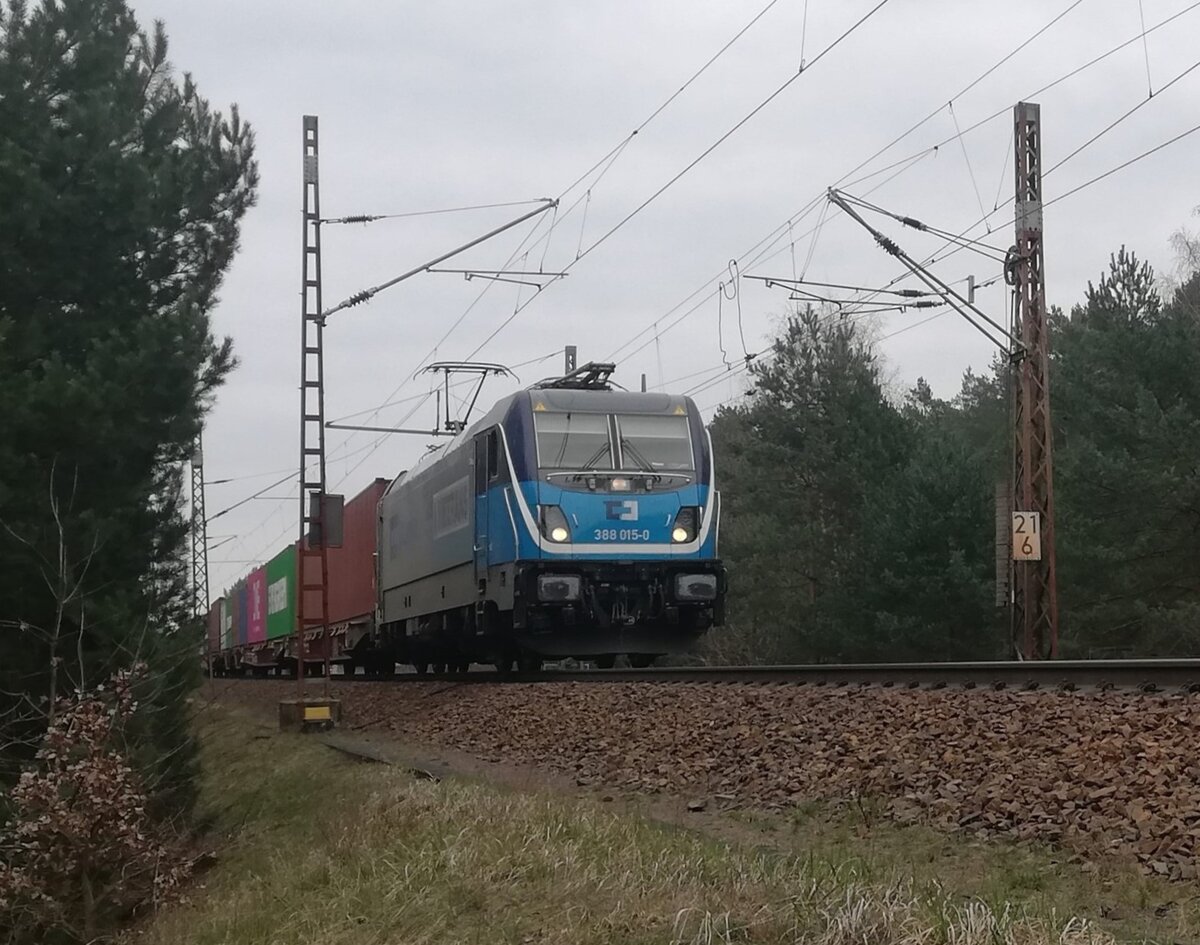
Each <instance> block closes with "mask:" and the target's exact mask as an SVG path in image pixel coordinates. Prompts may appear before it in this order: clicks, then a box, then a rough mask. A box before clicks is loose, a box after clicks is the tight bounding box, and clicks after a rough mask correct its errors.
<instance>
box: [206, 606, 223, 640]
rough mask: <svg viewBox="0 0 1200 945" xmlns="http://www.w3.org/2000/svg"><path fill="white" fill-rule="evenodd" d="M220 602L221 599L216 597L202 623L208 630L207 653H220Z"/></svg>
mask: <svg viewBox="0 0 1200 945" xmlns="http://www.w3.org/2000/svg"><path fill="white" fill-rule="evenodd" d="M221 600H222V598H220V597H218V598H217V599H216V600H215V601H213V603H212V607H210V608H209V609H208V616H207V617H206V618H205V621H204V622H205V626H206V627H207V630H208V652H209V653H219V652H221Z"/></svg>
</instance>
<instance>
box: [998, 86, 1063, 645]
mask: <svg viewBox="0 0 1200 945" xmlns="http://www.w3.org/2000/svg"><path fill="white" fill-rule="evenodd" d="M1013 119H1014V142H1015V149H1016V157H1015V161H1016V245H1015V246H1014V247H1013V249H1012V251H1011V255H1010V260H1009V270H1010V273H1011V280H1012V284H1013V288H1014V295H1015V302H1016V304H1015V306H1014V313H1013V318H1014V329H1015V330H1014V332H1013V334H1015V335H1017V336H1018V337H1019V338H1020V339H1021V344H1022V348H1021V349H1020V350H1014V351H1013V352H1012V354H1013V381H1014V383H1013V407H1014V410H1013V414H1014V417H1013V421H1014V430H1013V432H1014V437H1013V489H1012V502H1013V537H1014V539H1016V540H1014V542H1013V555H1012V556H1013V559H1014V560H1013V562H1012V567H1013V580H1012V633H1013V642H1014V645H1015V646H1016V647H1017V650H1018V653H1019V655H1021V656H1022V657H1024V658H1025V659H1046V658H1049V659H1053V658H1055V657H1056V656H1058V587H1057V569H1056V562H1055V553H1054V475H1053V472H1054V470H1053V461H1052V448H1051V440H1052V430H1051V423H1050V342H1049V335H1048V332H1047V326H1046V284H1045V273H1044V271H1043V261H1044V256H1043V245H1042V134H1041V108H1040V107H1039V106H1038V105H1035V104H1033V103H1030V102H1019V103H1018V104H1017V106H1016V108H1015V109H1014V111H1013ZM1031 513H1032V514H1031ZM1027 539H1028V540H1027Z"/></svg>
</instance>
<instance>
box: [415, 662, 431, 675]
mask: <svg viewBox="0 0 1200 945" xmlns="http://www.w3.org/2000/svg"><path fill="white" fill-rule="evenodd" d="M413 669H414V670H416V672H417V675H418V676H424V675H425V674H426V673H428V672H429V664H428V663H413Z"/></svg>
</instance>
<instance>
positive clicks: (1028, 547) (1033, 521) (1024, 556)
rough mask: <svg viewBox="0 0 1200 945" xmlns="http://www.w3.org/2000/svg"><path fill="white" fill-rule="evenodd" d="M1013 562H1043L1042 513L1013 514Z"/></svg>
mask: <svg viewBox="0 0 1200 945" xmlns="http://www.w3.org/2000/svg"><path fill="white" fill-rule="evenodd" d="M1012 550H1013V561H1041V560H1042V516H1041V513H1040V512H1013V517H1012Z"/></svg>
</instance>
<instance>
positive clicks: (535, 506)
mask: <svg viewBox="0 0 1200 945" xmlns="http://www.w3.org/2000/svg"><path fill="white" fill-rule="evenodd" d="M528 411H529V414H528V422H527V423H522V424H520V427H521V428H522V429H521V430H520V431H518V432H519V433H523V434H525V436H524V440H525V442H524V443H522V444H521V445H522V447H523V449H521V450H520V452H521V453H523V456H522V458H523V459H524V460H525V464H526V465H527V468H528V469H529V470H530V471H531V472H533V471H536V472H535V474H534V476H532V477H531V479H530V480H529V481H527V482H526V483H523V484H522V485H523V488H522V490H521V491H522V493H523V495H522V498H524V499H526V500H527V502H528V507H529V510H530V514H529V517H530V518H531V519H532V521H531V522H529V523H528V524H529V525H530V526H531V528H530V531H531V532H532V533H533V538H534V544H535V545H536V554H534V555H531V556H528V557H527V556H524V555H522V557H523V558H525V561H524V562H523V564H522V567H521V568H520V570H519V572H518V574H517V575H515V578H516V585H515V586H514V589H513V593H514V599H513V628H514V632H515V633H516V635H517V637H518V639H519V640H520V642H521V645H522V646H525V647H527V648H530V649H535V650H536V651H538V652H540V653H542V654H544V655H546V656H575V657H598V658H599V659H600V661H601V662H604V661H605V660H606V659H608V658H610V657H611V656H612V655H613V654H616V653H627V654H629V656H630V659H631V661H633V662H634V663H635V664H636V663H638V662H646V661H648V660H649V659H650V658H653V656H655V655H658V654H662V653H668V652H672V651H679V650H682V649H684V648H686V647H687V646H688V645H689V644H691V643H692V642H693V641H694V640H695V639H696V638H697V637H698V636H699V635H700V634H702V633H703V632H704V631H706V630H707V629H709V628H710V627H712V626H714V625H716V624H719V623H720V622H721V621H722V618H723V608H724V591H725V577H724V570H723V568H722V567H721V564H720V561H719V559H718V557H717V538H718V522H719V513H720V508H719V496H718V494H717V492H716V490H715V488H714V483H713V465H712V453H711V448H710V445H709V440H708V436H707V433H706V431H705V430H704V427H703V425H702V423H701V422H700V418H699V414H698V412H697V411H696V409H695V405H694V404H693V403H692V402H691V401H690V400H688V399H686V398H683V397H671V396H668V395H666V394H647V393H640V394H639V393H627V392H624V391H578V390H534V391H531V392H530V395H529V401H528ZM530 550H531V551H532V550H534V549H530ZM531 558H532V560H530V559H531Z"/></svg>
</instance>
